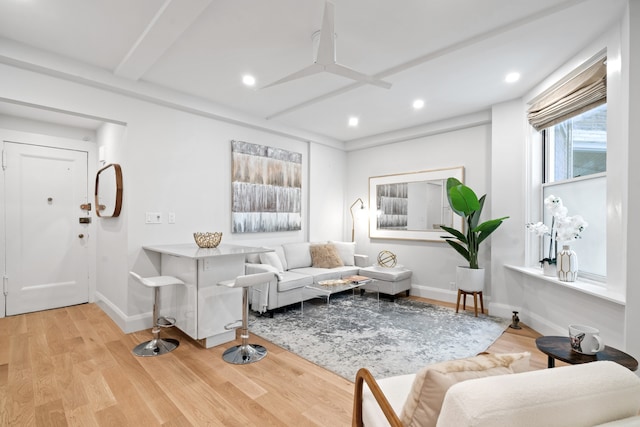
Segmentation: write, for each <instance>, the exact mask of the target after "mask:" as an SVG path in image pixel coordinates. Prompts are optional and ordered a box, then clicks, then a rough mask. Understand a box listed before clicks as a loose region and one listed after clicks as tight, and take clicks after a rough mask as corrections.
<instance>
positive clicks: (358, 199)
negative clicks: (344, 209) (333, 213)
mask: <svg viewBox="0 0 640 427" xmlns="http://www.w3.org/2000/svg"><path fill="white" fill-rule="evenodd" d="M358 202H360V209H364V202H363V201H362V199H361V198H360V197H358V198H357V199H356V201H355V202H353V203H352V204H351V207H350V208H349V212H351V241H352V242H354V241H355V236H356V220H355V218H354V217H353V207H354V206H355V205H357V204H358Z"/></svg>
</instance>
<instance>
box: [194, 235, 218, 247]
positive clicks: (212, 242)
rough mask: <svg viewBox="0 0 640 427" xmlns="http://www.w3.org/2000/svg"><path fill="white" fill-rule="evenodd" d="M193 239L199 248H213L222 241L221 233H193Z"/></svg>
mask: <svg viewBox="0 0 640 427" xmlns="http://www.w3.org/2000/svg"><path fill="white" fill-rule="evenodd" d="M193 238H194V240H195V241H196V244H197V245H198V246H200V247H201V248H215V247H217V246H218V245H219V244H220V241H221V240H222V233H221V232H219V231H216V232H214V233H193Z"/></svg>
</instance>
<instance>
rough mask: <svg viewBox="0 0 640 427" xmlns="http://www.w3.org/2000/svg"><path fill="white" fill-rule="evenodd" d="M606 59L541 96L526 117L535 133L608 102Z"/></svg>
mask: <svg viewBox="0 0 640 427" xmlns="http://www.w3.org/2000/svg"><path fill="white" fill-rule="evenodd" d="M606 61H607V58H606V57H604V58H600V59H599V60H597V61H596V62H595V63H594V64H592V65H591V66H589V67H588V68H586V69H585V70H584V71H582V72H580V73H579V74H577V75H576V76H575V77H573V78H571V79H569V80H567V81H566V82H564V83H563V84H561V85H559V86H557V87H554V88H552V89H550V90H549V91H547V92H546V93H544V94H543V95H542V96H540V97H539V98H538V99H536V100H535V102H534V103H533V104H532V105H531V106H530V107H529V111H528V113H527V118H528V120H529V123H530V124H531V126H533V127H534V129H536V130H537V131H540V130H542V129H545V128H548V127H550V126H553V125H555V124H558V123H560V122H563V121H565V120H567V119H570V118H571V117H574V116H577V115H578V114H581V113H583V112H585V111H587V110H590V109H592V108H595V107H597V106H598V105H601V104H604V103H606V102H607V65H606Z"/></svg>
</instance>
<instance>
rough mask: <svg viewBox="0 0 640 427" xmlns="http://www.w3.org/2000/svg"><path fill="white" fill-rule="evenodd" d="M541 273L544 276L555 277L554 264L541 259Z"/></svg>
mask: <svg viewBox="0 0 640 427" xmlns="http://www.w3.org/2000/svg"><path fill="white" fill-rule="evenodd" d="M542 274H544V275H545V276H550V277H556V276H557V275H558V273H557V272H556V265H555V264H551V263H550V262H549V261H542Z"/></svg>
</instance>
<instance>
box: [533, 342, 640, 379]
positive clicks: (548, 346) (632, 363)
mask: <svg viewBox="0 0 640 427" xmlns="http://www.w3.org/2000/svg"><path fill="white" fill-rule="evenodd" d="M536 347H538V350H540V351H541V352H543V353H544V354H546V355H547V356H548V362H547V366H548V367H549V368H553V367H554V366H555V359H558V360H561V361H563V362H566V363H569V364H570V365H578V364H580V363H589V362H596V361H598V360H611V361H613V362H616V363H619V364H620V365H622V366H624V367H625V368H628V369H630V370H632V371H635V370H636V369H638V361H637V360H636V359H634V358H633V357H632V356H631V355H629V354H627V353H625V352H623V351H621V350H618V349H616V348H613V347H609V346H608V345H606V346H605V347H604V350H602V351H599V352H597V353H596V354H593V355H589V354H581V353H578V352H575V351H573V350H572V349H571V343H570V342H569V337H560V336H558V337H556V336H549V337H539V338H536Z"/></svg>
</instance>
